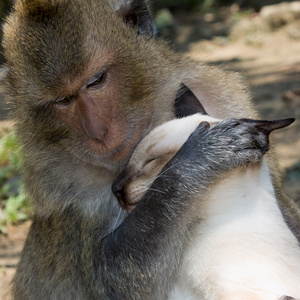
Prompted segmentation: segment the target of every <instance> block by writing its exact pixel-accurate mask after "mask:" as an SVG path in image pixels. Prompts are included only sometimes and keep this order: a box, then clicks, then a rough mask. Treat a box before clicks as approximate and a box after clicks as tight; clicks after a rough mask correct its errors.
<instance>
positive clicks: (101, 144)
mask: <svg viewBox="0 0 300 300" xmlns="http://www.w3.org/2000/svg"><path fill="white" fill-rule="evenodd" d="M140 132H141V130H139V129H137V128H131V129H130V131H129V133H128V134H126V138H125V139H123V140H121V142H120V143H118V141H119V140H120V139H119V138H114V137H110V136H109V134H108V137H107V138H104V139H103V140H99V139H95V138H89V140H88V144H89V147H90V148H91V149H92V150H93V151H95V153H97V154H100V155H101V156H104V157H105V158H109V159H111V160H114V161H123V160H125V159H127V158H128V156H129V155H130V154H131V151H132V149H133V148H134V146H135V145H136V144H137V143H138V141H139V135H140ZM124 135H125V134H124Z"/></svg>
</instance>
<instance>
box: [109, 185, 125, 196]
mask: <svg viewBox="0 0 300 300" xmlns="http://www.w3.org/2000/svg"><path fill="white" fill-rule="evenodd" d="M111 189H112V192H113V193H114V194H115V196H116V197H117V199H118V200H121V199H124V198H125V192H124V185H123V184H121V182H116V181H115V182H114V183H113V185H112V187H111Z"/></svg>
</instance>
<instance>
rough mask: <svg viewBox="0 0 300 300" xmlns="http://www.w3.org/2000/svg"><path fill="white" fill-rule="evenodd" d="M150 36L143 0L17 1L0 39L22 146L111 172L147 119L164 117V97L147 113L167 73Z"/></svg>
mask: <svg viewBox="0 0 300 300" xmlns="http://www.w3.org/2000/svg"><path fill="white" fill-rule="evenodd" d="M152 35H153V25H152V22H151V18H150V15H149V12H148V10H147V6H146V4H145V3H144V1H142V0H131V1H123V0H115V1H108V0H85V1H82V0H18V1H17V2H16V4H15V7H14V10H13V12H12V13H11V15H10V16H9V17H8V18H7V20H6V24H5V25H4V41H3V46H4V55H5V58H6V60H7V63H6V67H7V69H8V71H7V76H6V83H7V86H8V92H9V94H10V99H11V100H10V101H11V102H12V106H13V108H14V113H15V119H16V124H17V130H18V133H19V136H20V139H21V141H22V143H23V144H24V149H25V151H26V149H27V148H28V149H32V147H33V145H34V147H36V148H38V149H39V150H41V149H44V150H45V149H52V150H51V151H52V153H55V151H57V155H62V156H67V155H70V154H71V155H73V156H76V158H77V159H80V160H82V161H84V162H87V163H90V164H94V165H100V166H104V167H107V168H109V169H112V170H114V169H116V168H117V166H120V165H122V163H123V162H124V161H126V159H128V157H129V155H130V153H131V151H132V149H133V148H134V146H135V145H136V144H137V143H138V142H139V140H140V139H141V137H142V136H143V135H145V134H146V133H147V132H148V131H149V130H150V128H151V127H152V126H153V124H157V123H159V122H162V120H160V119H161V118H162V117H161V116H163V114H165V116H166V118H170V117H171V115H172V109H171V105H172V103H171V101H169V102H166V103H165V104H163V103H161V104H160V110H161V111H162V112H161V111H159V110H158V112H156V113H155V109H156V106H157V101H158V99H159V96H158V95H159V93H160V89H161V88H162V86H163V85H164V80H165V79H164V78H166V77H167V76H165V74H162V72H161V68H160V67H159V66H160V65H161V63H162V62H161V61H160V58H159V57H162V54H161V52H163V48H162V47H163V46H157V45H156V44H155V42H154V41H152V40H151V37H152ZM158 53H160V54H159V55H158ZM174 99H175V96H174V97H173V101H174ZM25 129H26V130H25ZM32 152H33V151H31V153H32Z"/></svg>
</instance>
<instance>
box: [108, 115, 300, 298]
mask: <svg viewBox="0 0 300 300" xmlns="http://www.w3.org/2000/svg"><path fill="white" fill-rule="evenodd" d="M293 121H294V119H285V120H279V121H257V120H249V119H240V120H236V119H225V120H218V119H215V118H212V117H209V116H207V115H203V114H201V113H197V114H194V115H191V116H188V117H185V118H180V119H175V120H171V121H169V122H166V123H164V124H162V125H160V126H158V127H156V128H155V129H153V130H152V131H151V132H150V133H149V134H148V135H147V136H146V137H145V138H144V139H143V140H142V141H141V142H140V143H139V145H138V146H137V147H136V149H135V151H134V152H133V154H132V156H131V158H130V160H129V163H128V165H127V166H126V168H125V170H124V171H123V172H122V173H121V174H120V175H119V177H118V178H117V179H116V181H115V182H114V183H113V185H112V189H113V191H114V193H115V194H116V196H117V198H118V201H119V203H120V205H121V206H122V207H123V208H125V209H127V210H128V211H129V212H131V213H132V212H133V211H134V209H135V208H138V205H139V203H138V202H139V201H140V200H141V199H142V198H143V196H144V195H145V194H146V193H147V192H148V190H149V189H150V190H158V191H159V190H160V186H159V185H157V184H155V182H156V181H155V179H156V178H157V176H159V177H164V176H165V173H164V172H161V170H162V169H163V167H164V165H165V164H166V163H167V162H168V161H169V160H170V159H171V158H172V157H174V155H175V154H176V152H177V151H178V150H179V149H180V148H181V146H182V145H183V144H184V142H185V141H186V140H187V139H188V137H189V136H190V134H192V132H193V131H194V130H195V128H197V126H198V125H199V124H200V123H201V122H206V124H208V125H207V127H209V128H208V129H207V130H208V131H209V130H212V131H213V130H215V133H214V134H215V135H217V134H218V133H219V132H220V131H219V130H218V124H222V130H224V131H225V132H226V125H225V124H228V126H230V128H235V129H236V130H234V131H228V132H227V133H228V136H227V139H226V140H227V142H228V146H229V145H230V143H231V135H232V134H237V135H238V134H239V131H240V127H239V126H240V124H244V126H245V127H246V128H247V129H246V130H247V131H248V134H249V135H254V136H257V138H258V139H262V144H261V146H260V148H261V150H262V153H263V154H265V153H266V152H267V151H268V150H269V138H268V135H269V133H270V132H271V131H273V130H275V129H279V128H283V127H286V126H288V125H290V124H291V123H292V122H293ZM233 124H234V125H233ZM234 126H236V127H234ZM222 133H223V132H222ZM243 133H244V132H243ZM203 138H204V139H206V137H205V135H204V136H203ZM211 138H212V137H211V135H210V139H211ZM245 138H247V136H241V140H242V139H245ZM209 142H210V140H209V141H207V143H205V140H204V141H203V144H202V145H203V146H204V147H206V146H207V147H208V149H206V148H203V149H201V150H202V152H206V151H210V145H209ZM189 150H190V149H189ZM194 150H195V151H196V152H197V153H199V152H198V149H194ZM223 150H224V152H219V153H218V154H217V157H216V158H214V159H215V160H218V159H219V157H222V156H226V155H227V153H226V149H223ZM236 155H237V156H239V153H238V152H237V153H236ZM234 159H235V158H233V162H232V163H233V164H234V163H235V162H234ZM179 164H180V161H179ZM192 167H193V168H199V169H200V170H201V168H202V165H201V160H199V163H198V164H197V163H195V164H194V165H193V166H192ZM185 172H187V173H189V170H185ZM184 175H185V173H182V174H180V178H182V177H184ZM172 180H174V181H175V182H178V180H177V177H176V174H174V175H173V178H172ZM153 182H154V184H153ZM161 193H162V194H163V196H164V197H165V198H166V199H168V194H167V193H165V192H164V190H162V191H161ZM196 197H197V196H196ZM183 201H184V199H183ZM198 204H199V205H198V208H197V211H198V217H199V221H198V225H197V226H196V229H195V233H194V234H193V240H192V242H191V244H190V245H189V247H188V249H186V250H185V254H184V258H183V263H182V269H181V271H180V273H181V274H180V275H179V281H178V284H177V285H176V286H175V287H174V290H173V291H172V292H171V293H170V296H169V297H168V299H171V300H177V299H178V300H180V299H186V300H192V299H203V300H204V299H205V300H209V299H214V300H217V299H219V300H221V299H232V300H234V299H236V300H238V299H249V300H250V299H257V300H258V299H261V300H267V299H270V300H272V299H279V298H280V297H281V296H282V295H290V296H299V295H300V287H299V281H300V246H299V243H298V240H297V239H296V237H295V236H294V235H293V233H292V232H291V231H290V229H289V228H288V226H287V225H286V223H285V222H284V219H283V216H282V214H281V212H280V209H279V207H278V205H277V199H276V196H275V192H274V187H273V186H272V181H271V178H270V174H269V170H268V167H267V164H266V161H265V159H264V158H262V160H260V161H257V160H256V161H255V163H254V164H244V165H238V166H237V168H234V169H231V170H230V172H229V173H224V174H223V176H222V177H220V178H219V180H218V181H216V184H215V185H210V190H209V191H208V192H207V193H206V194H205V195H204V197H203V195H201V198H200V199H198ZM212 262H213V263H212Z"/></svg>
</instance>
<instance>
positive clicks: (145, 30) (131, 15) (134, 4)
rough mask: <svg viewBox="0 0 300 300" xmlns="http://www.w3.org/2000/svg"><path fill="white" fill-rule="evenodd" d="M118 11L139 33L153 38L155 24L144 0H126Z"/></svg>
mask: <svg viewBox="0 0 300 300" xmlns="http://www.w3.org/2000/svg"><path fill="white" fill-rule="evenodd" d="M117 13H118V15H119V16H120V17H122V18H123V20H124V22H125V23H127V24H128V25H129V26H131V27H132V28H137V30H138V34H143V35H146V36H148V37H149V38H152V36H153V33H154V26H153V22H152V19H151V16H150V13H149V10H148V7H147V4H146V2H145V1H144V0H124V2H123V4H122V5H121V7H120V8H119V9H118V10H117Z"/></svg>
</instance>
